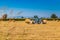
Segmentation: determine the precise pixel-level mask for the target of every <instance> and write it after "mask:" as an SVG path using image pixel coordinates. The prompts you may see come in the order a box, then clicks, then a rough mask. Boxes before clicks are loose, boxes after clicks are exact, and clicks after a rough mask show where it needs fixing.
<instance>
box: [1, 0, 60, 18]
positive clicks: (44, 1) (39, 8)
mask: <svg viewBox="0 0 60 40" xmlns="http://www.w3.org/2000/svg"><path fill="white" fill-rule="evenodd" d="M11 10H13V12H12V13H10V12H11ZM19 12H21V14H18V13H19ZM4 13H7V14H8V15H9V17H15V16H25V17H32V16H34V15H38V16H39V17H49V16H50V15H51V14H52V13H55V14H56V15H57V16H60V0H0V17H1V15H2V14H4Z"/></svg>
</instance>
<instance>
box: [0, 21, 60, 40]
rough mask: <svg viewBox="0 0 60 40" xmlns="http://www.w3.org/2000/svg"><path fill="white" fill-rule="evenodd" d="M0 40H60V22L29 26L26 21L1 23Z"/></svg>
mask: <svg viewBox="0 0 60 40" xmlns="http://www.w3.org/2000/svg"><path fill="white" fill-rule="evenodd" d="M0 40H60V22H57V21H48V22H47V24H27V23H25V22H24V21H15V22H13V21H11V22H9V21H0Z"/></svg>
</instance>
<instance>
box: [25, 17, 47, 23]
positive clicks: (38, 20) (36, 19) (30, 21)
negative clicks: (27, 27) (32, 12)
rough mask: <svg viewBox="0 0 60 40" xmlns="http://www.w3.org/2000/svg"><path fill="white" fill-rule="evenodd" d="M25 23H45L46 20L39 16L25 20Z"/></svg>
mask: <svg viewBox="0 0 60 40" xmlns="http://www.w3.org/2000/svg"><path fill="white" fill-rule="evenodd" d="M26 23H28V24H30V23H31V24H46V23H47V21H46V20H43V19H41V18H33V19H29V20H27V21H26Z"/></svg>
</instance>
